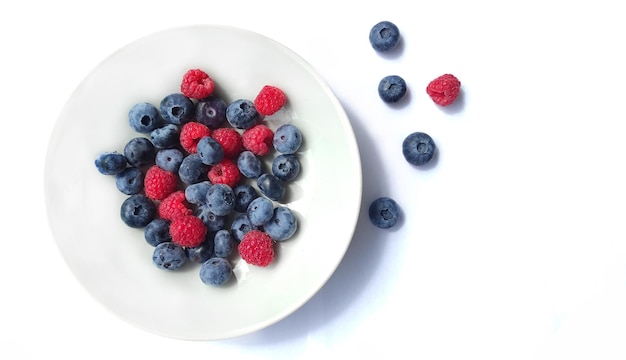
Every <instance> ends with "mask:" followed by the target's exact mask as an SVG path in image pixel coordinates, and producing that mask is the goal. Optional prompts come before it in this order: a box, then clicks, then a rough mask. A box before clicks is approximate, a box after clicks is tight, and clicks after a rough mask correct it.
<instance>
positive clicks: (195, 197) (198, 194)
mask: <svg viewBox="0 0 626 360" xmlns="http://www.w3.org/2000/svg"><path fill="white" fill-rule="evenodd" d="M210 187H211V182H210V181H209V180H206V181H201V182H199V183H195V184H191V185H189V186H187V187H186V188H185V199H187V202H188V203H190V204H194V205H204V204H206V194H207V192H208V191H209V188H210Z"/></svg>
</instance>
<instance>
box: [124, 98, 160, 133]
mask: <svg viewBox="0 0 626 360" xmlns="http://www.w3.org/2000/svg"><path fill="white" fill-rule="evenodd" d="M161 122H162V119H161V115H160V114H159V110H158V109H157V108H156V107H155V106H154V105H152V104H150V103H147V102H141V103H137V104H135V105H133V106H132V107H131V108H130V111H129V112H128V123H129V124H130V127H131V128H132V129H133V130H135V131H137V132H140V133H144V134H147V133H149V132H151V131H153V130H154V129H156V128H158V127H160V126H161Z"/></svg>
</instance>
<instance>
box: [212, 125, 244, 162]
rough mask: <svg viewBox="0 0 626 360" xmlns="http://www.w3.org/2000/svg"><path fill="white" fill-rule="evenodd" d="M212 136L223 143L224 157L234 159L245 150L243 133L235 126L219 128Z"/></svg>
mask: <svg viewBox="0 0 626 360" xmlns="http://www.w3.org/2000/svg"><path fill="white" fill-rule="evenodd" d="M211 136H212V137H213V138H214V139H215V140H217V142H218V143H219V144H220V145H222V150H224V157H227V158H231V159H234V158H236V157H237V156H239V154H240V153H241V151H243V141H242V139H241V134H239V133H238V132H237V130H235V129H233V128H218V129H215V130H213V132H212V133H211Z"/></svg>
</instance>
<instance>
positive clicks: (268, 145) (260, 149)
mask: <svg viewBox="0 0 626 360" xmlns="http://www.w3.org/2000/svg"><path fill="white" fill-rule="evenodd" d="M241 138H242V140H243V147H244V148H245V149H246V150H250V151H251V152H252V153H253V154H255V155H257V156H265V155H267V154H269V153H270V151H272V149H273V148H274V145H273V141H274V132H273V131H272V129H270V128H268V127H267V126H265V125H263V124H259V125H255V126H253V127H251V128H250V129H247V130H245V131H244V132H243V134H242V135H241Z"/></svg>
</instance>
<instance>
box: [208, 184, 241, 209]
mask: <svg viewBox="0 0 626 360" xmlns="http://www.w3.org/2000/svg"><path fill="white" fill-rule="evenodd" d="M206 206H207V208H208V209H209V210H210V211H211V212H212V213H213V214H215V215H218V216H224V215H228V214H230V213H231V212H232V211H233V209H234V208H235V193H234V192H233V189H232V188H231V187H230V186H228V185H226V184H213V185H212V186H211V187H210V188H209V191H207V195H206Z"/></svg>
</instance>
